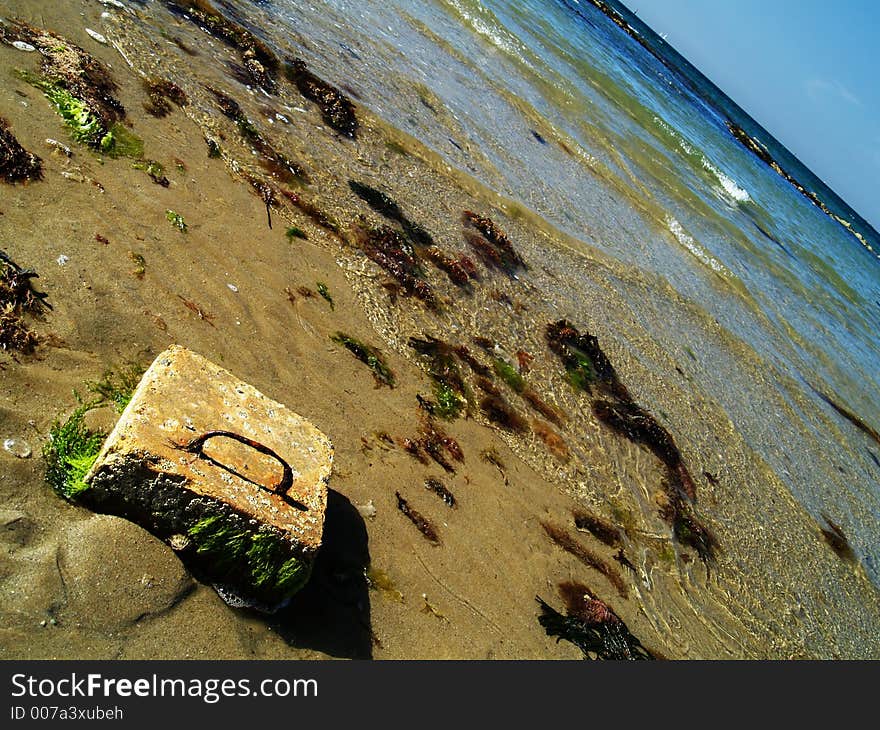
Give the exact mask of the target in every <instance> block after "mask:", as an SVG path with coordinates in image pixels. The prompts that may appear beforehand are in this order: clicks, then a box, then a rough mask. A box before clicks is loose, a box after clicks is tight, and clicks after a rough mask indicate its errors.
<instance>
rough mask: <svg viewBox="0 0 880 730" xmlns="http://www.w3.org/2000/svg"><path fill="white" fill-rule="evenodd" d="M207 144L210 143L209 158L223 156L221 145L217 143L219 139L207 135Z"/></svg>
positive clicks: (213, 158) (214, 158)
mask: <svg viewBox="0 0 880 730" xmlns="http://www.w3.org/2000/svg"><path fill="white" fill-rule="evenodd" d="M205 144H206V145H208V158H209V159H212V160H216V159H219V158H220V157H222V156H223V155H222V153H221V152H220V145H219V144H218V143H217V140H215V139H211V138H210V137H205Z"/></svg>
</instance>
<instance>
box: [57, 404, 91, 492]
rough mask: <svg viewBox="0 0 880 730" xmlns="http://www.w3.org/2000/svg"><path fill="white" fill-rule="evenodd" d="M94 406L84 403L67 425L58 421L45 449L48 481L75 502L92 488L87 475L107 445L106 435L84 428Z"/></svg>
mask: <svg viewBox="0 0 880 730" xmlns="http://www.w3.org/2000/svg"><path fill="white" fill-rule="evenodd" d="M93 406H94V404H81V405H80V406H79V407H78V408H77V409H76V410H75V411H74V412H73V413H72V414H71V416H70V417H69V418H68V419H67V420H66V421H65V422H64V423H61V422H60V421H55V423H53V424H52V428H51V429H49V440H48V441H47V442H46V445H45V446H44V447H43V458H44V459H45V460H46V481H47V482H48V483H49V485H50V486H51V487H52V489H54V490H55V492H56V493H57V494H59V495H60V496H62V497H64V498H65V499H69V500H75V499H76V498H77V497H79V496H80V495H81V494H82V493H83V492H85V491H86V490H87V489H88V488H89V485H88V484H87V483H86V481H85V476H86V474H88V472H89V469H91V468H92V465H93V464H94V463H95V459H97V458H98V453H99V452H100V451H101V446H102V444H103V443H104V434H103V433H100V432H94V431H90V430H89V429H88V428H87V427H86V425H85V415H86V413H87V412H88V411H89V410H91V408H92V407H93Z"/></svg>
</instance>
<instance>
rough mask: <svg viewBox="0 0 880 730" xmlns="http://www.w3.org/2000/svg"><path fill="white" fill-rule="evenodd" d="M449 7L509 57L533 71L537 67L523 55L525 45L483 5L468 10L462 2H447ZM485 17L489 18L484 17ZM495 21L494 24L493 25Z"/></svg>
mask: <svg viewBox="0 0 880 730" xmlns="http://www.w3.org/2000/svg"><path fill="white" fill-rule="evenodd" d="M446 4H447V5H449V6H451V7H452V8H453V9H454V10H455V12H456V13H458V15H459V17H461V18H462V19H463V20H464V21H465V22H466V23H467V24H468V25H470V26H471V28H472V29H473V30H474V32H476V33H477V34H478V35H481V36H483V37H484V38H485V39H486V40H488V41H489V42H490V43H491V44H492V45H493V46H495V47H496V48H499V49H501V50H502V51H504V52H505V53H507V54H508V55H509V56H513V57H514V58H516V60H517V61H519V62H520V63H521V64H523V65H524V66H526V67H527V68H529V69H531V70H533V71H534V70H535V67H534V66H533V65H532V64H531V63H530V62H529V61H528V59H527V58H526V57H525V56H524V55H523V52H522V49H523V45H522V43H521V42H519V41H518V40H517V39H516V37H514V36H513V35H512V34H511V33H509V32H507V30H505V29H504V28H502V27H500V24H498V23H497V21H495V18H494V16H493V15H492V13H491V11H489V10H487V9H486V8H485V7H483V5H482V4H481V3H479V2H478V3H476V8H473V9H468V8H467V7H466V4H465V3H464V2H462V0H447V3H446ZM483 16H489V17H488V18H487V17H483ZM493 21H495V22H494V24H493Z"/></svg>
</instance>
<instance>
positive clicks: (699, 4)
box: [624, 0, 880, 229]
mask: <svg viewBox="0 0 880 730" xmlns="http://www.w3.org/2000/svg"><path fill="white" fill-rule="evenodd" d="M624 2H626V4H627V6H628V7H629V8H630V9H631V10H633V11H634V12H638V16H639V18H641V19H642V20H643V21H644V22H646V23H647V24H648V25H650V26H651V27H652V28H653V29H654V30H655V31H656V32H657V33H661V34H666V41H667V42H668V43H670V44H671V45H672V46H673V47H674V48H676V50H678V51H679V52H680V53H681V54H682V55H684V56H685V57H686V58H687V59H688V60H689V61H690V62H691V63H693V64H694V65H695V66H696V67H697V68H699V69H700V70H701V71H702V72H703V73H704V74H706V76H708V77H709V78H710V79H712V81H714V82H715V84H716V85H717V86H718V87H719V88H721V89H722V90H723V91H724V92H725V93H726V94H727V95H728V96H730V98H732V99H733V100H734V101H735V102H737V103H738V104H739V105H740V106H741V107H742V108H743V109H745V110H746V111H747V112H748V113H749V114H750V115H751V116H752V117H754V118H755V120H756V121H758V122H759V123H760V124H761V125H763V126H764V127H765V128H766V129H767V130H768V131H769V132H770V133H771V134H773V135H774V136H775V137H776V138H777V139H778V140H779V141H780V142H782V143H783V144H784V145H785V146H786V147H788V149H790V150H791V151H792V152H793V153H794V154H795V155H797V157H798V158H799V159H800V160H801V162H803V163H804V164H805V165H807V167H809V168H810V169H811V170H812V171H813V172H814V173H816V175H818V176H819V177H820V178H822V179H823V180H824V181H825V182H826V183H827V184H828V185H830V186H831V188H832V189H833V190H834V191H835V192H837V194H838V195H840V196H841V197H842V198H843V199H844V200H846V202H847V203H849V204H850V205H851V206H852V207H853V208H854V209H855V210H856V211H857V212H858V213H859V214H860V215H862V216H863V217H864V218H865V219H866V220H867V221H868V222H869V223H871V224H872V225H873V226H874V228H875V229H880V2H876V1H871V0H840V1H839V2H834V3H830V2H828V1H827V0H822V1H820V0H798V1H795V0H736V2H727V1H726V0H624Z"/></svg>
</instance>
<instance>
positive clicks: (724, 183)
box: [702, 157, 752, 203]
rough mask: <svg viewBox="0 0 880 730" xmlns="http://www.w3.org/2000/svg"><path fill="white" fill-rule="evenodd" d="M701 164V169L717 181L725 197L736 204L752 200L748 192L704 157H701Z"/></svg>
mask: <svg viewBox="0 0 880 730" xmlns="http://www.w3.org/2000/svg"><path fill="white" fill-rule="evenodd" d="M702 163H703V167H704V168H705V169H706V170H708V171H709V172H711V173H712V174H713V175H714V176H715V177H716V178H717V179H718V182H719V183H720V184H721V188H722V189H723V190H724V192H725V193H726V194H727V197H729V198H731V199H733V200H735V201H736V202H737V203H747V202H748V201H749V200H751V199H752V198H751V196H750V195H749V192H748V190H745V189H744V188H741V187H740V186H739V185H737V184H736V182H735V181H734V180H731V179H730V178H729V177H728V176H727V175H725V174H724V173H723V172H721V170H719V169H718V168H717V167H715V165H713V164H712V163H711V162H709V160H707V159H706V158H705V157H703V159H702Z"/></svg>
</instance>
